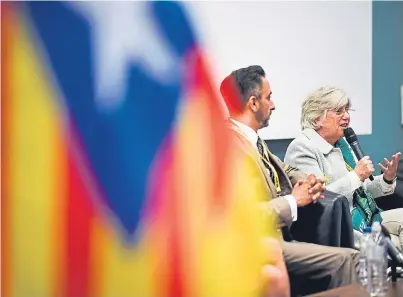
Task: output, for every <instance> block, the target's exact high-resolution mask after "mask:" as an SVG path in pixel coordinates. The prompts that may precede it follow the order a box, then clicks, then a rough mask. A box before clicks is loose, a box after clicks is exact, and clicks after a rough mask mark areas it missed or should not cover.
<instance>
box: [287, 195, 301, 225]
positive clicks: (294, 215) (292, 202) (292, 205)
mask: <svg viewBox="0 0 403 297" xmlns="http://www.w3.org/2000/svg"><path fill="white" fill-rule="evenodd" d="M284 199H286V200H287V201H288V204H289V205H290V209H291V217H292V221H293V222H295V221H296V220H297V218H298V206H297V200H295V198H294V197H293V196H292V195H287V196H284Z"/></svg>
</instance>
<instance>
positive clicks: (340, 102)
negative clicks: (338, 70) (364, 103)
mask: <svg viewBox="0 0 403 297" xmlns="http://www.w3.org/2000/svg"><path fill="white" fill-rule="evenodd" d="M344 105H348V106H350V105H351V103H350V98H348V97H347V94H346V92H345V91H344V90H342V89H339V88H336V87H329V86H326V87H321V88H319V89H317V90H315V91H313V92H311V93H309V94H308V96H307V97H306V98H305V100H304V102H303V103H302V112H301V128H302V130H304V129H306V128H311V129H314V130H318V129H319V128H320V124H319V123H318V119H320V118H321V119H324V118H325V117H326V114H327V111H328V110H337V109H339V108H341V107H342V106H344Z"/></svg>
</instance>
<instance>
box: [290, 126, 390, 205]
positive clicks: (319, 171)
mask: <svg viewBox="0 0 403 297" xmlns="http://www.w3.org/2000/svg"><path fill="white" fill-rule="evenodd" d="M284 162H285V163H286V164H289V165H290V166H292V167H295V168H297V169H299V170H300V171H302V172H305V173H308V174H311V173H313V174H315V175H316V176H317V177H324V178H325V183H326V189H328V190H329V191H332V192H335V193H339V194H341V195H343V196H345V197H346V198H347V199H348V201H349V203H350V209H351V208H352V200H353V193H354V191H355V190H356V189H357V188H359V187H360V186H363V187H364V188H366V189H367V190H368V191H369V192H371V194H372V195H373V197H374V198H377V197H380V196H384V195H389V194H392V193H393V192H394V190H395V187H396V182H394V183H393V184H391V185H389V184H387V183H386V182H385V181H384V180H383V178H382V175H378V176H374V181H370V180H369V179H367V180H365V182H364V183H363V182H361V180H360V179H359V177H358V175H357V174H356V173H355V171H354V170H353V171H350V172H349V171H348V170H347V168H346V165H345V163H344V159H343V155H342V153H341V150H340V149H339V148H336V147H334V146H332V145H331V144H329V143H328V142H327V141H326V140H324V139H323V138H322V136H320V135H319V134H318V133H317V132H316V131H315V130H313V129H305V130H304V131H302V133H301V135H299V136H298V137H297V138H295V139H294V140H293V141H292V142H291V144H290V145H289V146H288V148H287V152H286V155H285V159H284Z"/></svg>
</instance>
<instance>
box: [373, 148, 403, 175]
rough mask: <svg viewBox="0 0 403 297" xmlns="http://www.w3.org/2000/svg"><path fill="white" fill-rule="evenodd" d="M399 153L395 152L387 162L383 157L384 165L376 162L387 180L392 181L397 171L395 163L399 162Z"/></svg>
mask: <svg viewBox="0 0 403 297" xmlns="http://www.w3.org/2000/svg"><path fill="white" fill-rule="evenodd" d="M400 156H401V153H400V152H399V153H396V154H394V155H393V156H392V160H391V161H390V162H389V160H388V159H386V158H384V159H383V160H384V162H385V165H386V167H385V166H383V165H382V164H381V163H379V164H378V166H379V168H381V170H382V172H383V177H384V178H385V179H386V180H387V181H393V180H394V179H395V177H396V172H397V165H398V163H399V159H400Z"/></svg>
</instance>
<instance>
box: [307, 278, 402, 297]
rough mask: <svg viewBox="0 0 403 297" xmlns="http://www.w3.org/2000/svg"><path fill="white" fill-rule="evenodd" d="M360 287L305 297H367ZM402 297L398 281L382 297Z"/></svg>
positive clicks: (390, 284) (400, 283)
mask: <svg viewBox="0 0 403 297" xmlns="http://www.w3.org/2000/svg"><path fill="white" fill-rule="evenodd" d="M369 296H370V295H369V294H368V293H367V292H366V291H365V288H364V287H363V286H361V285H350V286H345V287H341V288H337V289H333V290H329V291H325V292H321V293H316V294H313V295H309V296H307V297H369ZM402 296H403V280H402V279H399V280H398V281H397V282H396V283H389V289H388V292H387V293H386V295H384V297H402Z"/></svg>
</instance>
